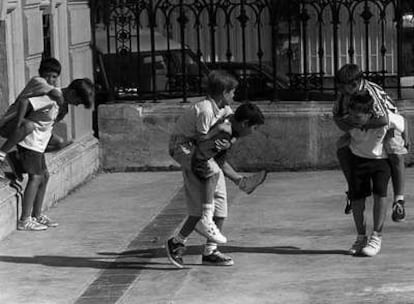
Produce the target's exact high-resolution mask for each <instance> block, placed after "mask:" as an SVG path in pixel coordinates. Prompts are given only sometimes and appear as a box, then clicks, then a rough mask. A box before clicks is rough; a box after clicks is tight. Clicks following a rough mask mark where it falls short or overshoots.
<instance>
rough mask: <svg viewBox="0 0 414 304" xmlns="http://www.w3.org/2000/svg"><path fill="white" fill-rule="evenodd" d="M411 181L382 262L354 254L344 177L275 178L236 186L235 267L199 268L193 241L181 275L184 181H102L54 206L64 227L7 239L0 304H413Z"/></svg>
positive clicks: (134, 176) (163, 176)
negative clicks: (178, 246) (251, 188)
mask: <svg viewBox="0 0 414 304" xmlns="http://www.w3.org/2000/svg"><path fill="white" fill-rule="evenodd" d="M413 182H414V169H411V168H410V169H408V170H407V198H406V199H407V202H408V205H407V207H408V209H407V210H408V218H407V221H406V222H404V223H399V224H398V223H393V222H392V221H391V219H390V215H388V216H387V221H386V224H385V228H384V241H383V249H382V251H381V253H380V254H379V255H378V256H377V257H374V258H356V257H352V256H349V255H346V250H347V249H348V248H349V247H350V245H351V244H352V242H353V240H354V238H355V232H354V228H353V221H352V217H351V216H350V215H344V214H343V207H344V195H343V192H344V190H345V186H344V180H343V178H342V176H341V174H340V172H339V171H318V172H287V173H286V172H280V173H271V174H270V175H269V176H268V180H267V181H266V183H265V184H264V185H263V186H261V187H260V188H259V189H258V190H257V191H256V192H254V193H253V194H252V195H250V196H247V195H245V194H243V193H241V192H239V191H238V190H237V189H236V188H235V187H234V186H233V185H231V184H230V183H229V196H230V200H231V205H230V217H229V219H228V221H227V224H226V226H225V231H224V233H225V235H226V236H227V237H228V238H229V242H228V243H227V244H226V245H224V246H222V247H221V250H222V251H223V252H225V253H226V254H229V255H231V256H232V257H233V258H234V260H235V265H234V266H232V267H208V266H202V265H200V263H201V257H200V252H201V249H202V247H201V244H202V243H203V239H202V238H200V237H199V236H198V235H196V234H193V235H192V236H191V238H190V240H189V244H188V250H187V255H186V256H185V262H186V264H187V267H186V268H185V269H182V270H180V269H176V268H174V267H173V266H172V265H170V264H169V263H168V260H167V258H166V256H165V252H164V248H163V243H164V240H165V238H166V237H167V236H169V235H170V234H171V233H172V232H173V231H174V229H175V228H176V227H177V226H178V225H179V224H180V222H181V221H182V220H183V219H184V216H185V215H184V205H183V202H182V189H181V175H180V173H179V172H157V173H149V172H146V173H113V174H102V175H99V176H98V177H97V178H95V179H94V180H92V181H91V182H89V183H88V184H86V185H84V186H83V187H81V188H80V189H78V190H77V191H75V192H74V193H72V194H71V195H70V196H69V197H67V198H66V199H65V200H63V201H61V202H60V203H59V204H58V205H57V207H54V208H52V209H50V210H49V212H48V215H50V216H51V217H53V218H54V219H56V220H58V221H59V222H60V226H59V227H57V228H50V229H49V230H47V231H44V232H21V231H16V232H14V233H12V234H11V235H10V236H9V237H8V238H7V239H5V240H3V241H0V303H2V304H18V303H30V304H49V303H50V304H60V303H77V304H83V303H88V304H95V303H99V304H106V303H108V304H110V303H114V304H115V303H117V304H137V303H138V304H139V303H180V304H181V303H183V304H184V303H185V304H187V303H188V304H190V303H191V304H192V303H211V302H214V303H218V304H221V303H283V304H285V303H288V304H289V303H294V304H296V303H298V304H314V303H316V304H319V303H321V304H323V303H406V304H408V303H414V276H413V269H414V259H413V258H412V253H413V252H414V234H413V231H414V220H413V219H414V193H413V192H414V189H413V188H412V187H411V185H412V184H413ZM391 194H392V192H391V191H390V197H391ZM390 201H391V200H390ZM367 209H368V210H369V211H370V212H369V214H371V210H372V209H371V204H368V206H367ZM370 222H371V221H370V220H369V222H368V223H369V227H371V223H370Z"/></svg>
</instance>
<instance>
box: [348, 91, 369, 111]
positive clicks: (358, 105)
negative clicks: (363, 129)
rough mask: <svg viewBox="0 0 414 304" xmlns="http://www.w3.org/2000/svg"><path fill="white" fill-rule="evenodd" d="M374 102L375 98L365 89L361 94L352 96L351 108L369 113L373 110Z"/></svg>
mask: <svg viewBox="0 0 414 304" xmlns="http://www.w3.org/2000/svg"><path fill="white" fill-rule="evenodd" d="M373 103H374V99H373V98H372V96H371V95H370V94H369V92H368V91H363V92H361V93H359V94H355V95H352V96H351V99H350V103H349V109H351V110H354V111H357V112H361V113H369V112H370V111H371V110H372V105H373Z"/></svg>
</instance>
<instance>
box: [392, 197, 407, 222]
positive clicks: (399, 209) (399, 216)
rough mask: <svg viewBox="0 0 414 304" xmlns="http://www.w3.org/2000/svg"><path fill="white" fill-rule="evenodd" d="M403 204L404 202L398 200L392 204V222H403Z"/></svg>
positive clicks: (404, 214) (404, 215)
mask: <svg viewBox="0 0 414 304" xmlns="http://www.w3.org/2000/svg"><path fill="white" fill-rule="evenodd" d="M404 204H405V202H404V200H398V201H396V202H394V203H393V204H392V214H391V218H392V220H393V221H394V222H403V221H405V217H406V213H405V207H404Z"/></svg>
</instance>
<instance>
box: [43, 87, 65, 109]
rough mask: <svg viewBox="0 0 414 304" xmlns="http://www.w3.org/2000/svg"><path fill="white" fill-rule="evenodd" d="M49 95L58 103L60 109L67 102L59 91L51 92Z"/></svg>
mask: <svg viewBox="0 0 414 304" xmlns="http://www.w3.org/2000/svg"><path fill="white" fill-rule="evenodd" d="M47 95H48V96H49V97H50V98H51V99H53V100H54V101H56V103H57V104H58V106H59V107H60V106H62V105H63V103H64V102H65V101H64V99H63V95H62V92H61V91H60V90H58V89H54V90H51V91H50V92H49V93H47Z"/></svg>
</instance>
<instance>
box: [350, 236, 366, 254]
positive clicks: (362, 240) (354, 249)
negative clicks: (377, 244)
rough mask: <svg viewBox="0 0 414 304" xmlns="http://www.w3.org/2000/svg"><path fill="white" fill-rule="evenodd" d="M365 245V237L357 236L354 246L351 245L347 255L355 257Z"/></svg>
mask: <svg viewBox="0 0 414 304" xmlns="http://www.w3.org/2000/svg"><path fill="white" fill-rule="evenodd" d="M366 245H367V237H366V236H365V235H358V236H357V238H356V240H355V242H354V244H352V247H351V248H350V249H349V254H352V255H356V254H360V253H361V250H362V248H364V247H365V246H366Z"/></svg>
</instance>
